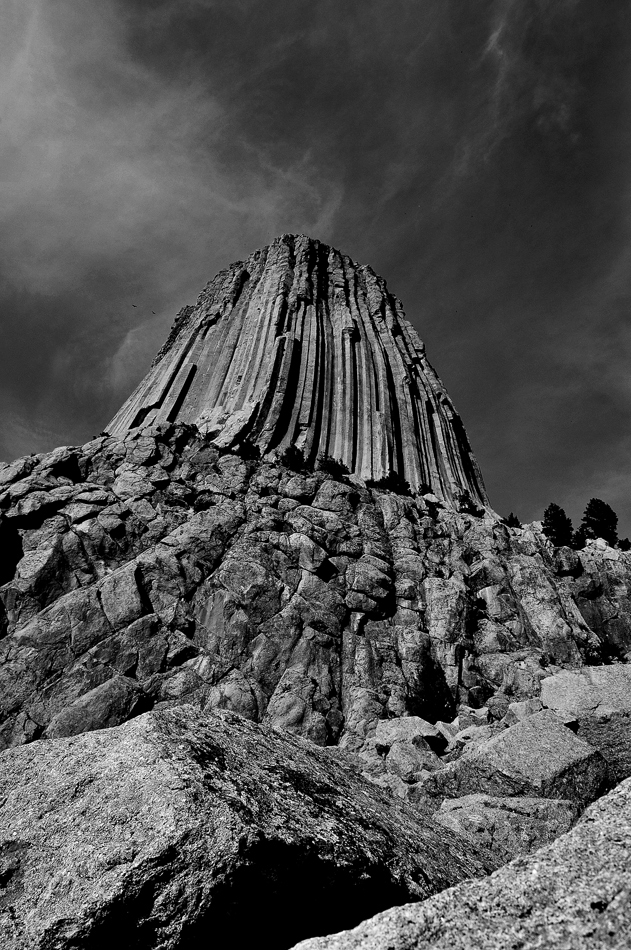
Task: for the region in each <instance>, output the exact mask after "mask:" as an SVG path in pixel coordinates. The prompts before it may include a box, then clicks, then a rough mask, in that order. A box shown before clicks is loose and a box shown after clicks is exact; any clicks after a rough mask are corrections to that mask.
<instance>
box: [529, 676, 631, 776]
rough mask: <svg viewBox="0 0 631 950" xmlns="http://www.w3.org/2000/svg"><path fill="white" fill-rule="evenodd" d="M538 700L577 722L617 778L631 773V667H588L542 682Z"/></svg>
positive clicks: (579, 731)
mask: <svg viewBox="0 0 631 950" xmlns="http://www.w3.org/2000/svg"><path fill="white" fill-rule="evenodd" d="M541 700H542V702H544V703H545V705H546V706H548V707H549V708H550V709H553V710H554V711H555V712H556V713H558V714H559V715H562V716H565V717H566V718H568V719H571V720H574V721H575V722H576V727H577V728H576V731H577V734H578V735H579V736H581V737H582V738H583V739H585V740H586V741H587V742H589V743H590V745H592V746H595V748H597V749H600V751H601V752H602V754H603V755H604V757H605V759H606V760H607V762H608V764H609V768H610V770H611V772H612V775H613V776H614V777H615V779H616V780H617V781H621V780H622V779H623V778H628V777H629V776H630V775H631V666H628V665H627V666H623V665H622V664H616V665H615V666H591V667H585V668H584V669H582V670H580V671H577V672H570V671H569V670H568V671H563V672H562V673H557V674H556V675H555V676H551V677H549V678H546V679H544V680H542V681H541Z"/></svg>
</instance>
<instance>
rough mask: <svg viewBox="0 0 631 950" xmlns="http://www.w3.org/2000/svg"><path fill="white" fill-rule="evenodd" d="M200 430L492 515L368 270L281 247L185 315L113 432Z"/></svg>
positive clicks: (229, 272)
mask: <svg viewBox="0 0 631 950" xmlns="http://www.w3.org/2000/svg"><path fill="white" fill-rule="evenodd" d="M157 422H180V423H195V424H196V425H197V426H198V428H199V429H200V430H201V431H202V432H203V433H205V434H207V435H210V436H212V437H213V441H214V442H215V444H216V445H217V446H218V447H220V448H229V447H236V446H239V445H240V444H243V443H244V442H245V441H247V442H248V443H252V444H254V445H256V446H257V447H258V448H259V450H260V452H261V454H262V455H263V456H264V457H268V458H270V457H273V456H274V455H280V454H282V453H283V451H284V450H286V449H287V448H288V447H289V446H294V447H295V448H296V449H298V450H300V451H301V452H302V454H303V456H304V459H305V461H306V462H308V463H314V462H315V461H316V460H317V458H318V457H320V458H322V457H327V458H332V459H335V460H337V461H338V462H340V463H342V464H343V465H344V466H345V467H346V468H347V469H348V471H349V472H350V473H353V474H356V475H358V476H360V477H361V478H363V479H366V480H373V481H380V480H381V479H383V478H388V477H391V476H392V475H393V474H394V475H395V476H398V477H399V478H400V479H403V480H405V481H407V482H408V483H409V485H410V487H411V488H412V490H413V491H415V492H423V491H424V492H428V491H430V492H432V493H433V494H435V495H436V496H437V497H438V498H440V499H442V500H444V501H447V502H450V503H453V502H461V500H462V498H463V497H465V498H467V497H470V498H471V499H472V500H473V501H475V502H477V503H479V504H482V505H485V506H486V505H488V500H487V496H486V492H485V489H484V484H483V481H482V477H481V474H480V471H479V468H478V465H477V462H476V460H475V458H474V456H473V454H472V452H471V448H470V446H469V441H468V439H467V435H466V433H465V430H464V427H463V425H462V422H461V420H460V417H459V416H458V414H457V413H456V411H455V409H454V407H453V404H452V402H451V400H450V399H449V396H448V395H447V393H446V391H445V388H444V386H443V384H442V383H441V381H440V379H439V378H438V376H437V375H436V373H435V372H434V370H433V369H432V367H431V366H430V364H429V363H428V361H427V358H426V356H425V348H424V345H423V343H422V342H421V341H420V340H419V338H418V336H417V334H416V332H415V331H414V329H413V328H412V326H411V325H410V324H409V323H408V321H407V320H406V319H405V317H404V313H403V309H402V307H401V304H400V302H399V301H398V300H397V299H396V297H394V296H392V294H390V293H389V292H388V290H387V287H386V284H385V281H383V280H382V279H381V278H380V277H378V276H377V275H376V274H375V273H374V272H373V271H372V270H371V269H370V267H366V266H360V265H358V264H356V263H355V262H354V261H352V260H351V259H350V258H349V257H346V256H345V255H343V254H341V253H340V252H339V251H336V250H335V249H334V248H331V247H327V246H326V245H325V244H321V243H320V242H319V241H314V240H312V239H310V238H308V237H305V236H304V235H299V236H293V235H287V234H286V235H283V236H282V237H279V238H277V239H276V240H275V241H274V242H273V243H272V244H270V245H269V247H264V248H262V249H261V250H258V251H255V253H254V254H252V255H251V256H250V257H249V258H248V259H247V261H244V262H237V263H236V264H232V265H231V266H230V267H229V268H227V269H226V270H224V271H221V273H219V274H218V275H217V276H216V277H215V278H214V279H213V280H212V281H211V282H210V283H209V284H208V286H207V287H206V288H205V289H204V291H203V292H202V294H201V295H200V297H199V299H198V301H197V303H196V305H195V306H194V307H185V308H184V309H183V310H182V311H181V312H180V314H179V316H178V318H177V320H176V322H175V324H174V326H173V329H172V332H171V334H170V336H169V338H168V340H167V342H166V343H165V345H164V346H163V347H162V349H161V350H160V352H159V353H158V355H157V357H156V359H155V360H154V363H153V366H152V368H151V370H150V371H149V373H148V374H147V376H146V377H145V378H144V379H143V381H142V382H141V383H140V385H139V386H138V388H137V389H136V391H135V392H134V393H133V394H132V396H131V397H130V398H129V399H128V400H127V402H126V403H125V404H124V405H123V407H122V408H121V410H120V411H119V412H118V413H117V414H116V416H115V417H114V419H113V420H112V421H111V423H110V425H109V426H108V431H109V432H110V433H112V434H114V435H124V434H125V433H126V432H127V431H128V430H130V429H133V428H137V427H141V426H147V425H149V424H152V423H157Z"/></svg>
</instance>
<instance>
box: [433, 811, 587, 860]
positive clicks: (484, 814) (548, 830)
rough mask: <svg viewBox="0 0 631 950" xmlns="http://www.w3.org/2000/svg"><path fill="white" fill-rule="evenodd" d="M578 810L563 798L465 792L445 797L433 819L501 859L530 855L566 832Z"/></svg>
mask: <svg viewBox="0 0 631 950" xmlns="http://www.w3.org/2000/svg"><path fill="white" fill-rule="evenodd" d="M578 812H579V810H578V808H577V806H576V805H575V803H574V802H570V801H564V800H562V799H561V800H555V799H551V798H493V797H492V796H491V795H464V796H463V797H462V798H451V799H450V798H447V799H445V801H444V802H443V803H442V805H441V806H440V808H439V810H438V811H437V812H436V814H435V815H434V818H435V820H436V821H438V822H440V824H441V825H444V826H445V827H446V828H451V830H452V831H456V832H458V833H459V834H465V835H469V836H470V837H471V838H473V839H474V840H475V841H478V842H479V843H480V844H482V845H484V847H486V848H489V849H490V850H491V851H493V853H494V854H496V855H497V856H498V857H499V858H500V860H501V861H502V862H504V861H510V860H511V859H512V858H514V857H517V855H519V854H530V852H532V851H536V850H537V848H540V847H541V846H542V845H544V844H548V843H549V842H550V841H554V839H555V838H558V837H559V835H561V834H564V833H565V832H566V831H569V830H570V828H571V827H572V825H573V824H574V823H575V821H576V819H577V818H578Z"/></svg>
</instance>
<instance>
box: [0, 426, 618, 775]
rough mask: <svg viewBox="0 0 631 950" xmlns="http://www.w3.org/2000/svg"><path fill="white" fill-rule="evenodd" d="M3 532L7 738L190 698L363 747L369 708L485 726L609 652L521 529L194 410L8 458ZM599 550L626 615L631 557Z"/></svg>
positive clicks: (1, 642)
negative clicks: (266, 440) (302, 456)
mask: <svg viewBox="0 0 631 950" xmlns="http://www.w3.org/2000/svg"><path fill="white" fill-rule="evenodd" d="M0 541H1V542H2V543H1V544H0V552H1V553H2V557H3V561H2V570H1V571H0V580H2V581H3V583H2V585H0V748H6V747H7V746H12V745H16V744H20V743H24V742H30V741H32V740H33V739H37V738H39V737H41V736H42V735H59V734H60V732H59V730H62V731H63V732H64V734H65V733H66V732H67V731H68V730H69V729H71V730H72V731H74V730H75V729H76V728H81V724H82V723H83V724H84V725H83V728H84V729H89V728H95V727H102V726H107V725H114V724H115V723H117V722H121V721H123V720H124V719H126V718H129V717H130V716H133V715H135V714H137V713H139V712H142V711H144V710H145V709H147V708H148V707H149V706H152V705H154V704H155V703H160V702H180V701H184V702H194V703H197V704H198V705H199V706H200V707H206V706H208V705H209V706H211V707H220V708H223V707H225V708H231V709H233V710H235V711H236V712H239V713H241V714H243V715H246V716H248V717H249V718H251V719H254V720H256V721H259V722H261V721H265V722H268V723H270V724H272V725H276V726H278V727H280V728H284V729H288V730H289V731H291V732H294V733H297V734H300V735H304V736H306V737H307V738H310V739H311V740H312V741H314V742H316V743H317V744H320V745H325V744H336V743H341V744H342V745H343V747H344V748H347V749H349V750H351V751H353V750H354V751H357V752H360V751H361V750H362V749H363V748H365V747H366V744H367V743H370V742H371V741H372V740H373V738H374V734H375V730H376V727H377V724H378V723H379V722H380V721H382V720H385V719H403V718H409V717H411V716H417V717H421V718H423V719H425V720H427V721H429V722H430V723H433V722H436V721H440V720H444V721H447V722H451V721H452V720H453V719H454V716H455V714H456V713H457V711H458V709H460V711H461V718H462V722H463V723H464V722H465V721H467V722H468V721H469V720H471V722H472V723H475V722H477V721H478V720H479V721H481V722H483V723H486V722H487V721H488V719H489V715H491V716H492V717H494V718H495V719H499V718H501V717H503V716H504V714H505V713H506V712H507V711H508V707H509V705H510V704H511V703H519V702H525V701H527V700H529V699H531V698H533V697H537V696H538V694H539V692H540V688H541V687H540V683H541V680H542V679H544V678H545V677H550V676H551V675H554V674H555V673H558V672H560V671H561V669H562V668H563V667H564V666H566V667H568V668H570V669H576V668H577V667H580V666H581V664H583V663H594V662H597V661H601V660H602V659H603V658H605V657H607V656H609V652H610V644H609V639H608V638H609V633H608V630H609V626H610V625H605V626H603V627H601V628H599V627H597V628H595V629H593V630H592V629H590V628H589V627H588V626H587V625H586V623H585V620H584V618H583V616H582V614H581V610H580V604H581V603H582V600H581V598H580V597H579V598H575V597H574V595H573V593H572V590H571V587H570V586H568V585H572V584H575V583H577V580H576V578H574V577H573V576H569V575H568V576H566V575H563V576H558V575H557V574H555V568H554V561H553V558H552V554H551V550H550V546H549V544H548V542H547V541H546V540H545V539H544V538H543V537H542V536H541V535H540V534H538V533H537V532H536V531H535V530H534V529H523V530H520V529H508V528H506V526H505V525H503V524H500V523H498V522H497V520H495V518H494V517H491V516H490V515H488V516H485V517H484V518H480V517H476V516H474V515H470V514H467V513H464V512H456V511H454V510H453V509H452V508H450V507H447V506H443V505H441V504H440V503H438V502H433V503H431V504H430V503H428V502H426V500H425V499H424V498H422V497H417V498H411V497H407V496H404V495H397V494H395V493H392V492H385V491H381V490H377V489H374V488H367V487H365V485H364V484H363V483H362V482H361V481H360V480H358V479H349V478H341V479H340V478H333V477H332V476H331V475H330V474H329V473H327V472H325V471H316V472H310V473H309V472H307V471H294V470H292V469H291V468H289V467H288V466H287V465H285V464H282V463H280V462H274V463H271V462H270V463H266V462H260V461H257V460H249V459H243V458H241V457H240V456H239V455H236V454H234V453H232V452H229V451H227V450H220V449H218V448H216V447H215V446H213V445H211V444H210V443H209V441H208V439H207V438H205V437H203V436H201V435H200V434H199V432H197V430H195V429H193V428H191V427H188V428H187V427H183V426H166V427H160V426H157V427H153V428H152V427H149V428H146V429H144V430H140V431H137V432H132V433H130V434H129V435H128V436H126V438H125V439H124V440H119V439H117V438H107V437H100V438H98V439H95V440H94V441H93V442H90V443H88V444H87V445H84V446H81V447H78V448H63V449H57V450H55V451H54V452H51V453H48V454H46V455H42V456H33V457H29V458H26V459H22V460H20V461H19V462H18V463H13V464H12V465H10V466H5V467H4V468H2V469H0ZM595 550H596V549H595ZM607 553H609V552H608V551H605V552H604V553H603V554H602V558H601V560H597V550H596V553H593V552H591V550H590V552H589V558H590V559H591V560H590V561H589V563H590V564H591V565H592V567H593V569H594V571H595V572H596V573H595V574H594V575H593V576H594V577H596V576H599V577H602V576H605V574H606V571H607V570H609V567H608V565H610V564H613V565H614V567H615V571H616V572H617V573H616V578H618V580H620V577H622V576H623V575H624V576H625V577H628V582H627V586H626V587H625V586H624V585H623V584H622V582H621V581H620V582H619V583H618V584H617V586H616V588H615V590H616V591H617V592H618V593H617V594H616V596H617V597H618V598H619V600H618V601H617V602H616V605H615V609H616V610H617V611H618V614H619V616H621V617H622V616H624V610H625V603H626V601H625V598H626V594H625V593H624V591H625V590H626V589H627V587H628V588H629V589H631V557H630V556H629V555H627V554H621V555H620V559H619V560H618V561H615V562H613V561H610V560H608V559H606V558H605V557H604V555H605V554H607ZM582 554H583V552H581V555H582ZM598 557H600V555H598ZM596 565H597V569H596ZM625 565H626V566H625ZM624 571H626V572H627V573H626V574H624ZM584 573H585V572H584ZM525 578H527V579H528V583H527V584H526V583H525V581H524V579H525ZM579 580H582V581H583V582H585V576H583V577H582V578H581V579H579ZM537 589H540V590H541V592H542V599H541V600H540V601H538V600H537V596H536V594H537ZM603 590H604V588H603ZM599 596H600V595H596V594H595V595H594V600H592V601H590V603H593V602H595V601H597V600H598V597H599ZM607 596H609V595H607ZM602 597H605V594H604V593H603V594H602ZM603 610H604V607H603ZM555 630H557V631H560V633H559V634H558V636H557V633H555V632H554V631H555ZM620 630H621V628H620V627H618V632H619V634H620ZM630 630H631V627H630ZM620 635H621V634H620ZM603 669H604V668H603ZM116 677H118V679H116ZM110 679H112V680H113V683H112V684H111V685H110V686H109V687H106V686H105V684H106V683H107V682H108V681H109V680H110ZM123 680H124V681H125V682H123ZM116 683H118V687H117V686H116V685H115V684H116ZM110 693H111V695H110ZM108 696H109V697H110V698H109V699H108V698H107V697H108ZM83 697H87V698H85V699H82V698H83ZM481 697H487V698H486V700H485V702H486V705H485V706H484V707H483V708H482V709H477V708H475V707H476V706H479V705H480V702H481ZM79 700H82V703H83V705H80V706H78V707H77V706H75V705H74V704H75V703H77V701H79ZM92 706H93V707H94V708H93V709H91V708H90V707H92ZM465 707H466V708H465ZM58 717H61V718H58ZM70 721H72V723H74V725H72V726H71V725H69V723H70ZM53 723H54V724H53ZM450 728H451V727H450ZM472 728H478V727H476V726H475V725H474V726H472ZM481 728H485V727H484V726H482V727H481ZM50 730H52V732H51V731H50ZM455 731H458V730H457V729H456V730H455ZM452 738H453V736H452ZM430 746H431V743H430ZM431 748H432V751H434V752H436V751H440V749H439V748H438V746H437V745H436V744H435V745H434V746H431ZM393 758H394V757H393ZM421 767H422V766H421Z"/></svg>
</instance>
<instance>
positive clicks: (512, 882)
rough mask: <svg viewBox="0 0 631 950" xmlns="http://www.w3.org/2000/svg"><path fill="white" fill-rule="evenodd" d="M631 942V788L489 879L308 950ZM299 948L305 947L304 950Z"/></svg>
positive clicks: (619, 946) (535, 949)
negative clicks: (561, 834) (567, 831)
mask: <svg viewBox="0 0 631 950" xmlns="http://www.w3.org/2000/svg"><path fill="white" fill-rule="evenodd" d="M630 944H631V781H625V782H623V784H622V785H619V786H618V788H617V789H615V790H614V791H613V792H611V793H610V794H609V795H607V796H606V797H605V798H601V799H600V801H598V802H596V803H595V804H594V805H592V806H591V807H590V808H589V809H588V810H587V811H586V812H585V814H584V816H583V818H582V819H581V821H580V822H579V824H578V825H577V826H576V827H575V828H574V829H573V830H572V831H570V832H569V833H568V834H566V835H563V836H562V837H561V838H559V839H558V840H557V841H555V842H554V843H553V844H551V845H548V846H547V847H545V848H542V849H541V850H540V851H538V852H537V853H536V854H533V855H529V856H528V857H523V858H517V859H516V860H514V861H512V862H511V863H510V864H508V865H507V866H506V867H504V868H502V869H501V870H499V871H497V872H496V873H495V874H493V875H492V876H491V877H490V878H488V879H487V880H482V881H479V882H475V881H474V882H470V883H465V884H460V885H458V886H457V887H454V888H451V889H450V890H448V891H445V892H444V893H442V894H439V895H437V896H436V897H432V898H430V899H429V900H427V901H422V902H421V903H418V904H407V905H406V906H404V907H396V908H393V909H392V910H389V911H386V912H385V913H383V914H380V915H378V916H377V917H374V918H373V919H372V920H368V921H366V922H365V923H363V924H361V925H360V926H359V927H357V928H356V929H355V930H352V931H347V932H345V933H340V934H334V935H333V936H330V937H323V938H321V939H314V940H307V941H305V942H303V943H301V944H299V945H298V946H299V948H300V950H471V948H472V947H475V948H476V950H507V948H513V947H514V948H517V947H519V950H560V948H563V950H605V948H610V950H626V948H627V947H629V945H630ZM296 950H298V947H297V948H296Z"/></svg>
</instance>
